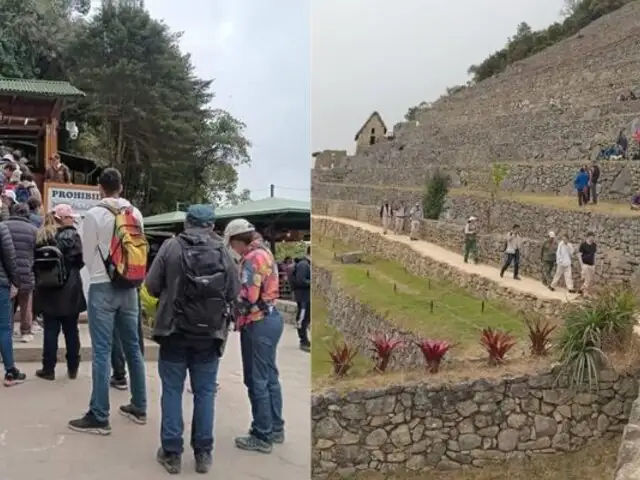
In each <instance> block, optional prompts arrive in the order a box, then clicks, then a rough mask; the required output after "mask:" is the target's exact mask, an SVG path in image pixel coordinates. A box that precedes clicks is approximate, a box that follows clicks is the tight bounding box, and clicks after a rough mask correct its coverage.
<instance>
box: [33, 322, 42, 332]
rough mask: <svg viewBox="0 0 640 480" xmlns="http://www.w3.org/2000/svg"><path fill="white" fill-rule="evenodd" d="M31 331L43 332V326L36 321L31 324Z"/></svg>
mask: <svg viewBox="0 0 640 480" xmlns="http://www.w3.org/2000/svg"><path fill="white" fill-rule="evenodd" d="M31 333H33V334H35V333H42V327H41V326H40V325H38V324H37V323H34V324H33V325H31Z"/></svg>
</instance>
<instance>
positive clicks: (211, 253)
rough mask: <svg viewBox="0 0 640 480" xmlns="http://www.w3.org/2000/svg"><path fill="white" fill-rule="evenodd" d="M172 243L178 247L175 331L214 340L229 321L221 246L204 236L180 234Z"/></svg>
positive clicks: (223, 252)
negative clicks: (178, 277)
mask: <svg viewBox="0 0 640 480" xmlns="http://www.w3.org/2000/svg"><path fill="white" fill-rule="evenodd" d="M176 239H177V240H178V242H179V243H180V245H181V246H182V257H181V264H182V277H181V278H180V283H179V287H178V292H179V293H178V296H177V297H176V299H175V301H174V312H175V319H176V329H177V331H178V332H180V333H182V334H183V335H184V336H185V337H189V338H215V335H216V333H217V332H219V331H220V330H222V329H225V328H227V327H228V322H229V320H230V317H229V314H230V312H229V304H230V301H231V300H232V299H229V298H227V274H228V273H227V270H226V268H225V262H224V256H225V255H226V251H225V246H224V245H223V244H222V242H219V241H215V240H214V239H213V238H211V237H209V236H208V235H199V236H193V235H186V234H182V233H181V234H180V235H178V236H177V237H176Z"/></svg>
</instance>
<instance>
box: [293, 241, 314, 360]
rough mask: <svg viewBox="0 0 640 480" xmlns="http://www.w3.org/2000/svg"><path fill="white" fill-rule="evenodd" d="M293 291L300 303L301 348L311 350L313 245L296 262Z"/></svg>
mask: <svg viewBox="0 0 640 480" xmlns="http://www.w3.org/2000/svg"><path fill="white" fill-rule="evenodd" d="M292 278H293V285H294V289H293V293H294V295H295V298H296V304H297V305H298V316H297V322H296V327H297V329H298V338H299V339H300V350H302V351H304V352H310V351H311V342H310V341H309V325H311V246H308V247H307V254H306V255H305V257H303V258H302V259H300V261H299V262H298V263H296V265H295V268H294V269H293V272H292Z"/></svg>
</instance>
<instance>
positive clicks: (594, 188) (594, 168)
mask: <svg viewBox="0 0 640 480" xmlns="http://www.w3.org/2000/svg"><path fill="white" fill-rule="evenodd" d="M599 181H600V167H599V166H598V164H597V163H596V162H593V164H592V165H591V183H590V184H589V192H590V194H591V195H590V197H591V203H593V204H594V205H596V204H597V203H598V188H599V183H598V182H599Z"/></svg>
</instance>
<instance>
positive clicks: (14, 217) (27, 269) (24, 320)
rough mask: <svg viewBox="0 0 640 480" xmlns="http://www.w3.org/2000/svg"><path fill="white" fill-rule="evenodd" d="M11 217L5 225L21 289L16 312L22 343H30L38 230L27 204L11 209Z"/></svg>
mask: <svg viewBox="0 0 640 480" xmlns="http://www.w3.org/2000/svg"><path fill="white" fill-rule="evenodd" d="M10 213H11V215H10V216H9V219H8V220H6V221H5V222H4V223H5V225H6V226H7V228H8V229H9V232H10V233H11V238H12V239H13V245H14V247H15V249H16V262H17V265H18V275H20V288H19V289H18V293H17V295H16V298H15V299H14V302H15V306H14V311H15V310H16V309H17V308H19V309H20V312H19V316H20V341H21V342H24V343H28V342H30V341H32V340H33V335H32V331H31V330H32V323H33V290H34V289H35V279H34V276H33V255H34V252H35V249H36V234H37V232H38V229H37V228H36V226H35V225H33V224H32V223H31V221H30V220H29V214H30V213H31V212H29V207H28V206H27V204H26V203H18V204H16V205H13V206H12V207H11V212H10Z"/></svg>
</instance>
